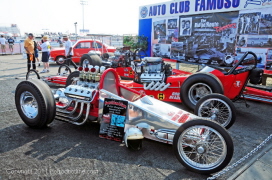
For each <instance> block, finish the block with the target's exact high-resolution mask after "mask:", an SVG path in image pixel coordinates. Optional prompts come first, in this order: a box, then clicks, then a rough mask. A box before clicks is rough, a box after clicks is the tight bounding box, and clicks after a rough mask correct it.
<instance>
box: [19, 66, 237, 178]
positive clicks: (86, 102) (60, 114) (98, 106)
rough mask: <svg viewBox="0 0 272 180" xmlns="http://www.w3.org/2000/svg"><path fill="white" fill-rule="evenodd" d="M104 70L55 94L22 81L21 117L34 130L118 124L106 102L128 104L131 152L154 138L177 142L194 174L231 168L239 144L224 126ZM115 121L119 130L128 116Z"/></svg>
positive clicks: (85, 72)
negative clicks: (51, 126) (56, 124)
mask: <svg viewBox="0 0 272 180" xmlns="http://www.w3.org/2000/svg"><path fill="white" fill-rule="evenodd" d="M104 70H105V68H104V67H103V66H102V67H99V68H98V67H97V68H94V67H93V68H91V69H89V68H84V69H83V68H82V67H80V68H79V77H78V79H77V80H74V81H73V83H72V84H71V85H69V86H67V87H66V88H60V89H58V90H54V93H52V90H51V89H50V88H49V86H48V85H47V84H46V83H45V82H44V81H41V80H38V79H32V80H27V81H22V82H21V83H19V84H18V86H17V88H16V91H15V104H16V108H17V111H18V113H19V115H20V117H21V118H22V120H23V121H24V122H25V124H27V125H28V126H30V127H32V128H44V127H46V126H47V125H49V124H50V123H51V122H52V121H53V120H54V119H56V120H61V121H65V122H69V123H72V124H75V125H82V124H84V123H85V122H86V121H96V122H98V123H101V122H103V123H104V122H105V121H108V123H109V122H110V121H111V122H110V123H111V124H112V123H113V122H112V121H113V119H109V115H108V114H106V115H104V116H103V111H104V110H103V108H104V107H105V104H106V103H105V102H106V100H108V99H110V100H111V101H113V104H118V102H117V101H122V102H126V104H127V108H126V111H125V113H124V118H123V121H124V129H123V133H124V136H123V139H122V141H124V142H125V144H126V146H127V147H128V148H131V149H137V150H138V149H140V148H141V146H142V144H141V142H142V139H143V138H148V139H152V140H155V141H159V142H163V143H169V144H173V147H174V152H175V155H176V157H177V158H178V160H179V161H180V162H181V163H182V164H183V165H184V166H185V167H186V168H188V169H189V170H192V171H195V172H198V173H204V174H209V173H214V172H217V171H220V170H221V169H223V168H224V167H225V166H227V164H228V163H229V162H230V160H231V158H232V155H233V142H232V139H231V137H230V135H229V134H228V132H227V131H226V130H225V128H224V127H222V126H221V125H220V124H218V123H217V122H214V121H210V120H207V119H203V118H201V117H198V116H196V115H194V114H191V113H189V112H187V111H185V110H181V109H179V108H177V107H174V106H172V105H169V104H167V103H164V102H162V101H159V100H157V99H154V98H152V97H149V96H147V95H145V94H144V93H143V92H138V91H135V90H133V89H130V88H128V87H126V86H124V85H122V84H120V80H119V77H118V75H117V73H116V71H115V70H113V69H107V70H105V72H103V71H104ZM114 101H116V102H117V103H116V102H114ZM119 104H122V103H119ZM125 106H126V105H123V107H125ZM111 107H112V106H111ZM198 107H199V108H202V107H203V106H202V105H199V106H198ZM104 113H105V112H104ZM112 117H113V116H112ZM115 117H116V118H117V119H116V122H115V123H116V126H117V127H118V126H119V125H118V124H122V123H120V120H122V118H120V116H115ZM101 125H102V123H101ZM102 130H103V127H102ZM104 136H106V137H107V136H109V134H104ZM120 137H121V136H120ZM108 139H110V138H108ZM117 140H118V139H117Z"/></svg>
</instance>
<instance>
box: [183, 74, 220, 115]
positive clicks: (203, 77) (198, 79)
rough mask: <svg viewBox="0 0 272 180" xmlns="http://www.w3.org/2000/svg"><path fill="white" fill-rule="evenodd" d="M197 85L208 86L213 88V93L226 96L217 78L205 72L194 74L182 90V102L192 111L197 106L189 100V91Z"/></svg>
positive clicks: (184, 83) (186, 81) (185, 82)
mask: <svg viewBox="0 0 272 180" xmlns="http://www.w3.org/2000/svg"><path fill="white" fill-rule="evenodd" d="M196 83H203V84H206V85H207V86H209V87H210V88H211V90H212V93H219V94H224V92H223V86H222V83H221V81H220V80H219V79H218V78H217V77H216V76H214V75H212V74H209V73H203V72H201V73H196V74H193V75H191V76H189V77H188V78H187V79H186V80H185V81H184V82H183V84H182V86H181V89H180V99H181V102H182V103H183V104H184V105H185V106H187V107H188V108H189V109H191V110H193V109H194V108H195V105H194V104H193V103H192V102H191V101H190V99H189V89H190V88H191V87H192V86H193V85H194V84H196Z"/></svg>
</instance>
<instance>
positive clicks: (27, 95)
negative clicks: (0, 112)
mask: <svg viewBox="0 0 272 180" xmlns="http://www.w3.org/2000/svg"><path fill="white" fill-rule="evenodd" d="M15 104H16V109H17V111H18V113H19V115H20V117H21V118H22V120H23V121H24V122H25V124H27V125H28V126H30V127H32V128H43V127H46V126H47V125H48V124H50V123H51V122H52V121H53V120H54V118H55V115H56V104H55V99H54V96H53V94H52V92H51V90H50V88H49V86H48V85H47V84H46V83H45V82H43V81H41V80H38V79H33V80H29V81H22V82H21V83H19V84H18V86H17V88H16V91H15Z"/></svg>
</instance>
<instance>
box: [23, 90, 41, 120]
mask: <svg viewBox="0 0 272 180" xmlns="http://www.w3.org/2000/svg"><path fill="white" fill-rule="evenodd" d="M20 104H21V109H22V111H23V113H24V114H25V116H27V117H28V118H30V119H34V118H35V117H36V116H37V115H38V104H37V101H36V99H35V97H34V96H33V95H32V94H31V93H30V92H28V91H25V92H23V93H22V94H21V97H20Z"/></svg>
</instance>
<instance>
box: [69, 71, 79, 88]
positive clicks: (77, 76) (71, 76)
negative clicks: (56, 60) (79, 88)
mask: <svg viewBox="0 0 272 180" xmlns="http://www.w3.org/2000/svg"><path fill="white" fill-rule="evenodd" d="M74 78H79V71H74V72H72V73H71V74H69V76H68V77H67V79H66V87H67V86H69V85H71V84H72V83H73V81H74Z"/></svg>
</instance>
